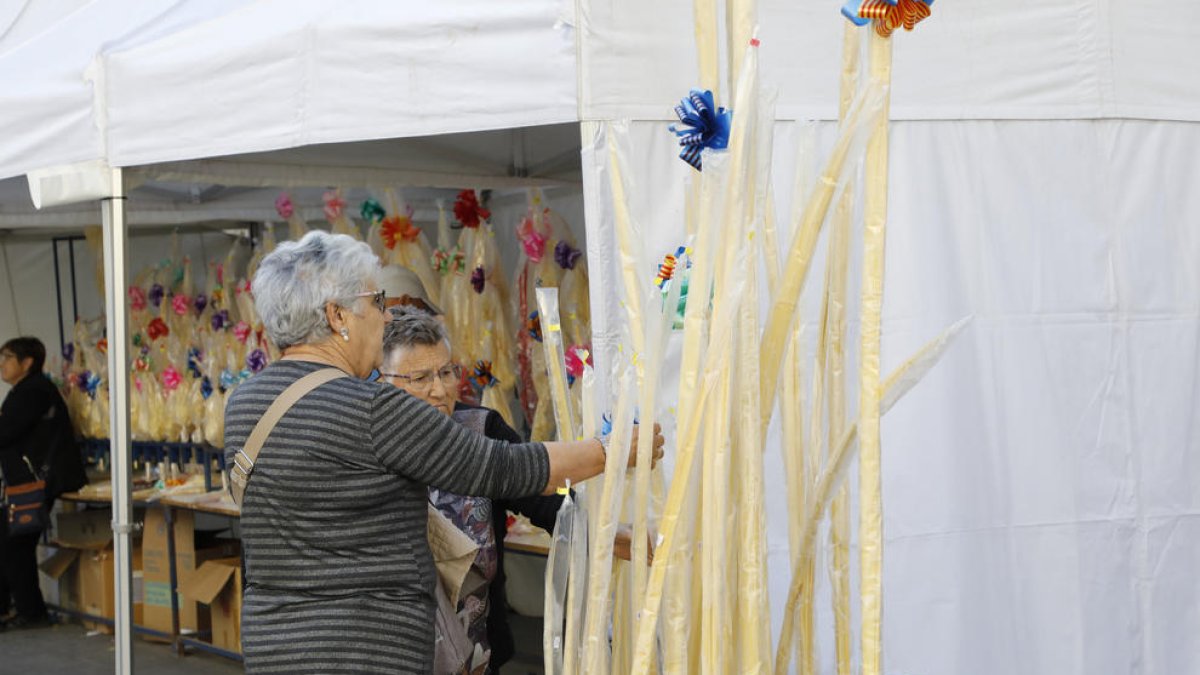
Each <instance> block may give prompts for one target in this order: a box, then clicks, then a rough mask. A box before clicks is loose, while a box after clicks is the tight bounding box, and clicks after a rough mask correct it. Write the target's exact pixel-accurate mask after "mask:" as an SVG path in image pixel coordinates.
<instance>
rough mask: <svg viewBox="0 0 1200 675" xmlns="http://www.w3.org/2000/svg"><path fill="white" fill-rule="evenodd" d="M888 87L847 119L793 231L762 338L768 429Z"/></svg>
mask: <svg viewBox="0 0 1200 675" xmlns="http://www.w3.org/2000/svg"><path fill="white" fill-rule="evenodd" d="M885 92H886V87H884V86H882V85H874V84H873V85H871V86H868V87H866V88H865V89H864V90H863V92H862V93H861V95H860V96H858V97H857V98H856V100H855V101H854V104H853V105H852V106H851V108H850V112H849V113H848V114H847V117H846V121H845V123H844V124H843V125H842V126H841V128H840V129H839V131H838V139H837V142H836V143H835V144H834V147H833V151H832V152H831V153H830V155H829V159H828V161H827V162H826V164H825V168H824V170H823V171H822V173H821V179H820V181H819V183H818V185H817V187H816V188H815V189H814V191H813V194H812V196H811V197H810V198H809V199H808V201H807V202H806V204H805V208H804V211H803V214H802V216H801V219H800V222H799V223H797V225H796V226H795V227H794V228H793V235H792V245H791V247H790V249H789V250H788V254H787V256H786V257H785V258H784V260H783V271H784V273H783V276H782V277H781V279H780V285H779V288H778V289H777V292H776V295H775V299H774V301H773V303H772V305H771V310H770V313H769V314H768V315H767V325H766V328H765V329H764V331H763V335H762V358H761V359H760V363H761V364H762V370H761V373H762V388H761V397H762V398H761V402H762V412H761V414H762V424H763V427H764V428H765V427H766V424H767V422H768V421H769V420H770V418H771V413H772V411H773V410H774V402H775V389H776V384H777V379H778V377H779V364H780V360H781V358H782V357H783V352H784V351H785V350H786V348H787V335H788V332H789V329H790V327H791V325H792V324H793V323H794V322H795V316H796V308H797V306H798V304H799V300H800V293H801V291H803V289H804V282H805V279H806V278H807V275H808V269H809V265H810V264H811V263H812V259H813V253H814V252H815V250H816V245H817V237H818V235H820V233H821V225H822V224H823V223H824V221H825V216H826V215H827V213H828V211H829V206H830V204H831V202H832V201H833V196H834V192H835V190H836V188H837V186H838V185H839V184H841V183H842V182H843V181H844V180H845V178H846V175H847V167H848V163H847V161H846V159H847V157H848V156H849V155H850V154H851V149H852V147H853V146H856V145H857V144H858V143H861V142H863V141H864V140H865V137H866V133H865V131H866V130H869V128H872V127H873V126H874V123H876V122H877V121H878V120H880V119H882V120H883V121H884V122H886V121H887V118H886V116H885V117H882V118H881V117H880V113H881V111H882V109H883V100H884V94H885Z"/></svg>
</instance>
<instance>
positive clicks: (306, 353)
mask: <svg viewBox="0 0 1200 675" xmlns="http://www.w3.org/2000/svg"><path fill="white" fill-rule="evenodd" d="M282 360H286V361H312V362H315V363H322V364H325V365H327V366H333V367H334V368H337V369H338V370H341V371H344V372H346V373H349V374H351V375H356V373H355V372H354V366H353V365H352V364H351V363H350V360H349V359H348V358H346V354H345V352H344V351H343V350H341V349H338V347H337V345H333V344H330V343H329V342H319V343H317V344H308V345H293V346H291V347H288V348H287V349H285V350H283V357H282Z"/></svg>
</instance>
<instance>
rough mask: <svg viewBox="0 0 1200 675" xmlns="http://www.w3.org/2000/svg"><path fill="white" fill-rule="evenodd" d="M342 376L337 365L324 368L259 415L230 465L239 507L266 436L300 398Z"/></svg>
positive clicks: (294, 385) (231, 485)
mask: <svg viewBox="0 0 1200 675" xmlns="http://www.w3.org/2000/svg"><path fill="white" fill-rule="evenodd" d="M343 377H348V376H347V375H346V373H344V372H342V371H341V370H338V369H337V368H322V369H321V370H318V371H316V372H313V373H309V374H308V375H305V376H304V377H302V378H300V379H298V380H296V381H295V382H293V383H291V384H290V385H288V388H287V389H284V390H283V392H282V393H281V394H279V396H278V397H277V398H276V399H275V401H274V402H272V403H271V406H270V407H269V408H267V411H266V412H265V413H263V416H262V417H260V418H259V420H258V424H256V425H254V430H253V431H251V432H250V436H249V437H248V438H247V439H246V444H245V445H244V446H242V449H241V450H239V451H238V452H237V454H235V455H234V456H233V466H231V467H230V468H229V492H230V494H231V495H232V496H233V501H235V502H237V504H238V505H239V506H240V505H241V503H242V497H243V496H244V495H245V494H246V485H247V484H248V483H249V482H250V474H251V473H252V472H253V471H254V462H255V461H256V460H257V459H258V453H259V451H260V450H262V446H263V443H266V441H267V436H270V435H271V432H272V431H273V430H274V429H275V425H276V424H277V423H278V422H279V420H280V419H281V418H282V417H283V416H284V415H286V414H287V411H289V410H291V409H292V406H293V405H295V404H296V402H297V401H299V400H300V399H301V398H304V395H305V394H307V393H308V392H310V391H312V390H313V389H316V388H317V387H319V386H321V385H322V384H325V383H326V382H332V381H333V380H337V379H340V378H343Z"/></svg>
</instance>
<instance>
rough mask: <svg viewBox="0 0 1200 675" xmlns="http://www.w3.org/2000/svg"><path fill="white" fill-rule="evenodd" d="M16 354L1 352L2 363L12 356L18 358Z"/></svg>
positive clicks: (0, 360)
mask: <svg viewBox="0 0 1200 675" xmlns="http://www.w3.org/2000/svg"><path fill="white" fill-rule="evenodd" d="M16 356H17V355H16V354H13V353H12V352H0V363H3V362H4V361H7V360H9V359H12V358H16Z"/></svg>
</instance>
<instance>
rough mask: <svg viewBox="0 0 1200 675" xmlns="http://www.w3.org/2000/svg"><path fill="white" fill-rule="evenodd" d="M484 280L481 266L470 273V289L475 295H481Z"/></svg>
mask: <svg viewBox="0 0 1200 675" xmlns="http://www.w3.org/2000/svg"><path fill="white" fill-rule="evenodd" d="M485 280H486V278H485V277H484V274H483V266H482V265H481V266H479V267H476V268H475V271H474V272H471V288H474V289H475V292H476V293H483V286H484V283H485Z"/></svg>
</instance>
